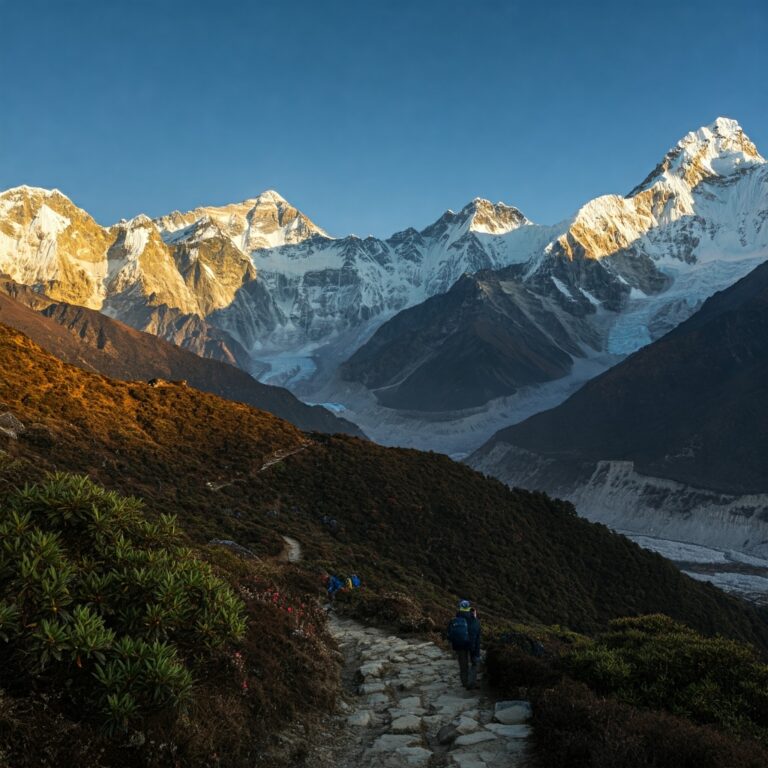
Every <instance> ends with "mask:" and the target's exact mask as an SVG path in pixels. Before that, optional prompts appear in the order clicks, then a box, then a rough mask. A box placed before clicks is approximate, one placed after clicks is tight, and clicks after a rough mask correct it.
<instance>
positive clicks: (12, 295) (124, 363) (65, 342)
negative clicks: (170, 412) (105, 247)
mask: <svg viewBox="0 0 768 768" xmlns="http://www.w3.org/2000/svg"><path fill="white" fill-rule="evenodd" d="M35 310H37V311H35ZM0 322H2V323H4V324H6V325H9V326H11V327H13V328H16V329H17V330H20V331H22V332H23V333H24V334H26V335H27V336H29V337H30V338H31V339H33V340H34V341H35V342H36V343H38V344H40V346H42V347H43V348H44V349H46V350H48V351H49V352H51V353H52V354H53V355H55V356H56V357H58V358H59V359H60V360H63V361H65V362H67V363H71V364H72V365H76V366H78V367H79V368H83V369H85V370H87V371H92V372H98V373H102V374H104V375H105V376H110V377H112V378H116V379H124V380H128V381H135V380H143V381H148V380H149V379H155V378H161V379H170V380H182V379H183V380H185V381H186V382H187V383H188V384H189V385H190V386H192V387H195V388H196V389H200V390H202V391H203V392H210V393H212V394H215V395H219V396H220V397H225V398H227V399H228V400H236V401H238V402H242V403H247V404H248V405H252V406H254V407H256V408H261V409H263V410H265V411H269V412H270V413H273V414H275V415H276V416H279V417H280V418H282V419H286V421H290V422H291V423H292V424H295V425H296V426H297V427H299V428H300V429H304V430H308V431H317V432H329V433H334V432H342V433H345V434H351V435H357V436H358V437H362V436H363V435H362V432H361V431H360V430H359V429H358V428H357V427H356V426H355V425H354V424H352V423H351V422H349V421H347V420H345V419H340V418H338V417H337V416H334V415H333V414H332V413H331V412H330V411H328V410H326V409H325V408H322V407H319V406H308V405H305V404H304V403H302V402H301V401H300V400H299V399H298V398H297V397H295V396H294V395H292V394H291V393H290V392H289V391H288V390H286V389H283V388H281V387H272V386H268V385H266V384H260V383H259V382H258V381H256V380H255V379H254V378H253V377H252V376H249V375H248V374H247V373H245V372H244V371H242V370H240V369H239V368H235V367H234V366H231V365H227V364H226V363H223V362H219V361H218V360H214V359H206V358H202V357H199V356H198V355H196V354H193V353H192V352H187V351H186V350H183V349H181V348H180V347H177V346H175V345H174V344H170V343H168V342H166V341H163V340H162V339H161V338H159V337H157V336H154V335H152V334H149V333H142V332H140V331H136V330H134V329H132V328H129V327H128V326H127V325H125V324H124V323H121V322H120V321H118V320H113V319H111V318H109V317H107V316H106V315H103V314H101V313H100V312H97V311H95V310H92V309H88V308H86V307H79V306H75V305H72V304H66V303H64V302H54V301H53V300H51V299H49V298H48V297H46V296H44V295H41V294H39V293H36V292H34V291H32V290H31V289H29V288H27V287H26V286H22V285H18V284H16V283H14V282H13V281H12V280H7V279H2V278H0Z"/></svg>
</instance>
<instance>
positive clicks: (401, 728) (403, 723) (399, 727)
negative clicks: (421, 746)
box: [389, 715, 421, 733]
mask: <svg viewBox="0 0 768 768" xmlns="http://www.w3.org/2000/svg"><path fill="white" fill-rule="evenodd" d="M389 729H390V731H392V733H421V718H420V717H416V715H403V716H402V717H398V718H397V719H396V720H393V721H392V724H391V725H390V726H389Z"/></svg>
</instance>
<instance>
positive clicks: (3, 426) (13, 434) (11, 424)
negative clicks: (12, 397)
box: [0, 411, 26, 440]
mask: <svg viewBox="0 0 768 768" xmlns="http://www.w3.org/2000/svg"><path fill="white" fill-rule="evenodd" d="M25 430H26V427H25V426H24V425H23V424H22V423H21V421H20V420H19V419H17V418H16V417H15V416H14V415H13V414H12V413H11V412H10V411H6V412H5V413H2V414H0V434H4V435H6V436H7V437H10V438H11V439H13V440H16V439H18V437H19V435H20V434H21V433H22V432H24V431H25Z"/></svg>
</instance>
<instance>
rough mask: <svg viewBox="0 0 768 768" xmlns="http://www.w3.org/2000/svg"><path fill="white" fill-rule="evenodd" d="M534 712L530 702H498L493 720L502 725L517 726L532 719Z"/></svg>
mask: <svg viewBox="0 0 768 768" xmlns="http://www.w3.org/2000/svg"><path fill="white" fill-rule="evenodd" d="M531 715H533V711H532V709H531V704H530V702H528V701H497V702H496V706H495V707H494V709H493V719H494V720H495V721H496V722H497V723H501V724H502V725H517V724H518V723H524V722H525V721H526V720H530V719H531Z"/></svg>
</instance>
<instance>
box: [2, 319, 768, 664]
mask: <svg viewBox="0 0 768 768" xmlns="http://www.w3.org/2000/svg"><path fill="white" fill-rule="evenodd" d="M0 369H1V370H3V377H2V379H1V380H0V402H2V403H3V406H2V407H3V411H10V412H11V413H12V414H14V415H15V416H16V417H17V418H18V419H20V420H21V422H22V423H23V424H24V425H25V426H26V431H20V432H19V434H18V438H17V439H13V438H12V437H6V436H5V435H3V436H0V441H2V442H3V444H2V445H0V448H4V449H5V450H6V451H7V452H8V453H9V454H10V456H12V457H14V456H15V457H17V458H20V459H27V460H29V462H30V465H29V466H30V467H32V468H34V472H38V473H39V472H42V471H43V470H45V469H52V468H54V467H55V468H57V469H59V470H74V471H81V472H83V471H84V472H88V473H89V474H90V475H91V476H92V477H93V478H94V479H95V480H97V481H99V482H103V483H104V484H105V485H107V486H108V487H112V488H118V489H120V490H122V491H125V492H132V493H133V492H135V493H138V494H139V495H141V496H142V497H144V498H145V499H146V500H147V504H148V508H149V510H150V512H154V513H158V512H161V511H169V510H172V511H174V512H176V513H177V514H178V515H179V517H180V522H181V523H182V525H183V526H184V527H185V528H186V529H187V530H188V531H189V532H190V534H191V535H192V536H193V537H195V538H196V539H197V540H198V541H207V540H209V539H211V538H232V539H235V540H237V541H238V542H239V543H241V544H243V545H245V546H248V547H249V548H251V549H253V550H254V551H256V552H257V553H263V554H276V553H277V552H279V551H280V550H281V549H282V547H283V542H282V539H281V538H280V534H283V533H287V534H289V535H292V536H294V537H295V538H297V539H298V540H299V541H301V542H302V543H303V544H304V547H305V552H306V557H307V562H308V564H309V565H310V566H312V565H318V566H323V567H326V568H330V569H334V570H336V569H338V570H341V571H344V570H351V569H353V568H354V569H355V570H358V571H359V572H360V574H361V575H362V576H363V578H364V579H365V581H366V583H367V584H368V585H369V587H370V589H371V590H372V593H373V594H382V595H383V594H384V593H386V592H391V591H392V590H403V591H405V592H406V593H407V594H408V595H409V596H410V599H411V600H413V601H414V602H415V604H417V605H418V606H420V609H421V610H423V611H425V612H426V615H427V616H429V617H431V618H432V619H433V620H435V621H437V622H439V623H442V620H443V618H444V616H445V612H446V611H447V610H450V606H451V605H452V604H453V601H454V600H455V596H456V595H457V594H464V595H469V596H471V597H473V598H474V599H476V600H477V601H479V602H480V604H481V605H482V606H483V611H484V614H485V615H486V616H487V617H488V620H489V621H492V620H493V617H501V616H508V617H509V616H514V617H517V618H519V619H521V620H529V621H539V622H545V623H553V622H556V623H560V624H564V625H569V626H572V627H574V628H576V629H583V630H590V629H594V628H598V627H601V626H603V625H604V624H605V623H606V622H607V621H608V620H609V619H611V618H613V617H616V616H620V615H625V614H636V613H647V612H651V611H664V612H666V613H669V614H670V615H671V616H673V617H675V618H677V619H680V620H683V621H686V622H688V623H690V624H691V625H693V626H694V627H697V628H698V629H701V630H702V631H705V632H715V631H720V632H723V633H724V634H726V635H730V636H734V637H739V638H742V639H746V640H749V641H750V642H754V643H757V644H758V645H759V646H760V647H761V648H764V649H768V628H767V627H766V623H765V621H764V619H763V618H761V617H760V615H759V614H758V613H757V612H756V611H754V610H752V609H749V608H747V607H746V606H744V605H742V604H740V603H738V602H737V601H735V600H732V599H731V598H728V597H726V596H725V595H724V594H722V593H721V592H719V591H717V590H715V589H714V588H712V587H710V586H708V585H702V584H698V583H695V582H693V581H692V580H690V579H688V578H687V577H685V576H683V575H681V574H680V573H679V572H678V571H677V569H676V568H675V567H674V566H673V565H672V564H671V563H669V562H668V561H666V560H664V559H662V558H661V557H659V556H657V555H654V554H651V553H648V552H645V551H643V550H641V549H640V548H639V547H637V546H635V545H634V544H632V543H631V542H629V541H628V540H627V539H624V538H623V537H620V536H616V535H614V534H612V533H610V532H609V531H608V530H607V529H606V528H604V527H602V526H596V525H593V524H590V523H588V522H585V521H584V520H581V519H579V518H577V517H576V516H575V515H574V514H573V510H572V508H571V507H570V506H569V505H567V504H564V503H561V502H556V501H552V500H550V499H548V498H547V497H546V496H544V495H542V494H532V493H527V492H523V491H512V490H510V489H508V488H506V487H505V486H504V485H502V484H501V483H499V482H497V481H495V480H488V479H485V478H483V477H482V476H481V475H480V474H478V473H476V472H474V471H473V470H471V469H469V468H468V467H466V466H463V465H460V464H457V463H454V462H452V461H450V460H449V459H447V458H446V457H444V456H440V455H436V454H431V453H421V452H417V451H410V450H401V449H386V448H382V447H379V446H377V445H374V444H372V443H368V442H366V441H362V440H359V439H356V438H350V437H346V436H322V435H315V436H314V437H313V438H308V437H307V436H306V435H304V434H303V433H301V432H299V431H298V430H297V429H295V428H294V427H292V426H291V425H289V424H287V423H286V422H284V421H281V420H280V419H277V418H275V417H274V416H271V415H270V414H267V413H265V412H263V411H257V410H255V409H252V408H250V407H248V406H245V405H241V404H237V403H232V402H229V401H226V400H222V399H220V398H217V397H215V396H213V395H209V394H205V393H201V392H198V391H197V390H195V389H193V388H191V387H187V386H183V385H178V384H176V385H167V386H161V387H151V386H149V385H148V384H143V383H125V382H120V381H113V380H110V379H107V378H105V377H103V376H100V375H95V374H90V373H86V372H84V371H82V370H80V369H78V368H75V367H72V366H69V365H66V364H64V363H62V362H60V361H58V360H56V359H55V358H53V357H52V356H51V355H49V354H47V353H46V352H44V351H43V350H42V349H41V348H40V347H39V346H37V345H36V344H34V343H33V342H32V341H30V340H29V339H28V338H26V337H25V336H24V335H22V334H21V333H19V332H18V331H15V330H13V329H10V328H7V327H5V326H4V327H2V329H1V331H0ZM29 471H32V469H30V470H29ZM323 515H328V516H332V517H333V518H335V519H336V521H337V527H338V530H337V531H335V532H334V531H333V530H332V529H331V528H329V526H327V525H324V521H323Z"/></svg>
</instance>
